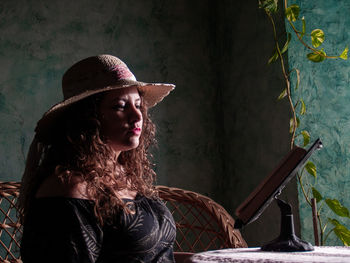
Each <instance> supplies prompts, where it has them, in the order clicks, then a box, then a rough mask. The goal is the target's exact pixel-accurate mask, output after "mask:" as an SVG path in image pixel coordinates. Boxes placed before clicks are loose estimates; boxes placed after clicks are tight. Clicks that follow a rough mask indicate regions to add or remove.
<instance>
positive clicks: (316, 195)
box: [312, 187, 323, 203]
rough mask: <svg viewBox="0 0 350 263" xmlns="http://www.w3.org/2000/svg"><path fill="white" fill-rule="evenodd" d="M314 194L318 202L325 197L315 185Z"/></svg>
mask: <svg viewBox="0 0 350 263" xmlns="http://www.w3.org/2000/svg"><path fill="white" fill-rule="evenodd" d="M312 195H313V197H314V198H315V199H316V202H317V203H318V202H320V201H322V199H323V197H322V195H321V194H320V192H319V191H317V190H316V188H315V187H312Z"/></svg>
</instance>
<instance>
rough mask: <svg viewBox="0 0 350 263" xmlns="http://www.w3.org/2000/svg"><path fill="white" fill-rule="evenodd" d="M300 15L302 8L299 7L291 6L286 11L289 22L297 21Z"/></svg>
mask: <svg viewBox="0 0 350 263" xmlns="http://www.w3.org/2000/svg"><path fill="white" fill-rule="evenodd" d="M299 13H300V8H299V6H298V5H291V6H289V7H288V8H287V9H286V17H287V19H288V20H290V21H292V22H295V21H297V19H298V17H299Z"/></svg>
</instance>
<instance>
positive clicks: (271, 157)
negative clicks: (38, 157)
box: [0, 0, 298, 246]
mask: <svg viewBox="0 0 350 263" xmlns="http://www.w3.org/2000/svg"><path fill="white" fill-rule="evenodd" d="M130 3H131V2H128V1H115V0H113V1H112V0H107V1H92V0H79V1H74V2H73V1H58V0H51V1H37V0H36V1H34V0H26V1H25V0H22V1H21V0H17V1H10V0H5V1H1V2H0V69H1V74H0V123H1V129H0V180H19V179H20V178H21V174H22V171H23V168H24V160H25V155H26V152H27V150H28V147H29V144H30V142H31V139H32V137H33V129H34V127H35V123H36V121H37V120H38V119H39V118H40V117H41V116H42V114H43V113H44V112H45V111H46V110H47V109H48V108H49V107H50V106H51V105H52V104H53V103H56V102H57V101H59V100H60V99H61V98H62V95H61V91H60V79H61V76H62V74H63V72H64V70H65V69H66V68H67V67H68V66H70V65H71V64H72V63H73V62H75V61H77V60H79V59H82V58H84V57H87V56H90V55H95V54H101V53H111V54H114V55H117V56H119V57H120V58H122V59H123V60H124V61H125V62H126V63H127V64H128V65H129V66H130V68H131V69H132V71H133V72H134V74H135V75H136V77H137V78H138V79H139V80H143V81H157V82H169V83H175V84H176V85H177V88H176V90H175V92H173V94H171V95H170V96H169V97H168V98H166V99H165V100H164V102H162V103H161V104H160V105H158V106H157V107H156V109H155V110H154V111H152V114H153V116H154V120H155V122H156V124H157V126H158V141H159V147H158V149H157V150H155V152H154V155H155V161H156V164H157V168H156V171H157V173H158V178H159V179H158V183H160V184H166V185H171V186H178V187H182V188H185V189H190V190H193V191H197V192H200V193H202V194H206V195H209V196H210V197H212V198H214V199H215V200H217V201H218V202H219V203H221V204H223V205H224V206H225V207H226V208H227V210H228V211H229V212H230V213H231V214H232V215H233V214H234V209H235V208H236V207H237V205H238V204H239V203H240V202H241V201H243V199H244V198H245V197H246V196H247V195H248V194H249V193H250V191H251V190H252V189H253V188H255V186H256V185H257V184H258V183H259V181H260V180H262V179H263V178H264V177H265V176H266V175H267V174H268V173H269V172H270V171H271V170H272V169H273V168H274V165H276V164H277V163H278V161H279V160H280V159H281V158H282V156H283V155H284V154H285V153H286V152H287V151H288V121H286V119H287V118H288V117H287V116H288V107H287V104H286V103H284V102H277V101H276V96H277V95H278V94H279V92H280V90H281V89H282V87H283V81H282V78H281V74H280V69H279V67H278V66H275V65H273V66H267V65H266V61H267V60H268V57H269V55H270V53H271V51H272V48H273V41H272V40H273V38H272V31H271V27H270V25H269V23H268V20H267V19H266V17H265V16H264V14H263V13H262V12H261V11H260V10H258V7H257V3H256V1H248V2H242V1H237V2H236V1H228V0H225V1H218V2H215V1H203V0H196V1H186V0H178V1H163V0H148V1H144V0H137V1H132V4H130ZM281 21H282V23H281V24H280V27H281V28H282V29H284V25H283V19H281ZM285 192H286V198H287V199H288V200H289V201H290V202H292V203H297V196H296V186H295V184H291V185H290V186H289V189H287V191H285ZM294 208H296V217H297V216H298V213H297V205H295V206H294ZM296 221H297V222H298V220H296ZM278 232H279V213H278V211H277V212H276V208H275V207H274V205H272V206H271V207H270V208H269V209H268V211H266V213H264V214H263V216H262V217H261V218H260V219H259V220H258V221H257V222H255V223H254V224H252V225H249V226H247V227H246V228H245V229H244V230H243V235H244V237H245V238H246V240H247V241H248V243H249V245H251V246H254V245H261V244H262V243H264V242H267V241H269V240H270V239H272V238H274V237H276V235H277V233H278Z"/></svg>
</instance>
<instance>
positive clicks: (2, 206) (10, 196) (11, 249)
mask: <svg viewBox="0 0 350 263" xmlns="http://www.w3.org/2000/svg"><path fill="white" fill-rule="evenodd" d="M19 187H20V183H16V182H0V262H6V263H7V262H11V263H14V262H22V261H21V260H20V256H19V245H20V244H19V237H20V236H21V234H22V230H21V225H20V224H19V222H18V215H17V207H16V200H17V197H18V195H19Z"/></svg>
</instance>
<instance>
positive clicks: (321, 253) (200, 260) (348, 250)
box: [189, 246, 350, 263]
mask: <svg viewBox="0 0 350 263" xmlns="http://www.w3.org/2000/svg"><path fill="white" fill-rule="evenodd" d="M314 249H315V250H314V251H308V252H267V251H262V250H260V248H229V249H221V250H212V251H206V252H202V253H197V254H194V255H193V256H192V257H191V258H190V260H189V262H193V263H213V262H229V263H231V262H235V263H236V262H243V263H255V262H258V263H267V262H268V263H277V262H278V263H283V262H303V263H310V262H317V263H323V262H327V263H329V262H331V263H343V262H347V263H349V262H350V247H326V246H324V247H316V246H315V247H314Z"/></svg>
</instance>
